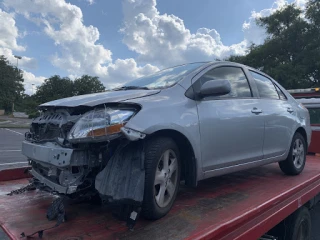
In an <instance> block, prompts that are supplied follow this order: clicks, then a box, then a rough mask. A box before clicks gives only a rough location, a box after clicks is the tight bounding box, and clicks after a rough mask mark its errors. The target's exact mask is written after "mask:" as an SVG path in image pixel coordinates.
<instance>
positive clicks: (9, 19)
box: [0, 9, 45, 94]
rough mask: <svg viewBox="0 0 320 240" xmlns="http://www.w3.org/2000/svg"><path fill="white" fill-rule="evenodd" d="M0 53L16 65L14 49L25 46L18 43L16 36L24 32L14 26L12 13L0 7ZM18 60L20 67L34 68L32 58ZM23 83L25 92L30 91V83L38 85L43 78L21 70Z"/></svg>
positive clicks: (20, 35)
mask: <svg viewBox="0 0 320 240" xmlns="http://www.w3.org/2000/svg"><path fill="white" fill-rule="evenodd" d="M0 22H1V24H0V55H4V56H5V57H6V59H7V60H8V61H9V62H10V64H11V65H13V66H16V65H17V59H16V58H15V57H14V53H13V50H14V51H24V50H25V47H24V46H21V45H18V43H17V38H19V37H23V35H24V33H20V34H19V31H18V28H17V27H16V22H15V20H14V14H12V13H7V12H5V11H3V10H2V9H0ZM18 55H20V54H18ZM21 57H22V58H21V59H19V60H18V67H19V68H21V69H35V68H36V67H37V61H36V60H35V59H34V58H30V57H27V56H21ZM23 77H24V80H25V81H24V85H25V90H26V93H27V94H31V93H32V84H35V85H39V84H41V83H42V81H43V80H44V79H45V78H44V77H36V76H35V75H34V74H32V73H31V72H28V71H23Z"/></svg>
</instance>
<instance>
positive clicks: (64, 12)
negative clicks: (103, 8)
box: [4, 0, 111, 74]
mask: <svg viewBox="0 0 320 240" xmlns="http://www.w3.org/2000/svg"><path fill="white" fill-rule="evenodd" d="M4 3H5V5H6V6H7V7H12V8H14V9H15V11H16V12H18V13H21V14H23V15H24V16H26V18H27V19H29V20H33V21H37V22H38V23H41V24H42V25H41V26H42V27H43V29H44V32H45V33H46V34H47V36H49V37H50V38H51V39H53V40H54V44H55V45H57V46H59V47H61V51H60V53H56V54H55V56H54V57H53V58H52V63H53V65H54V66H57V67H59V68H62V69H65V70H67V71H68V72H88V73H93V74H101V73H102V72H103V71H104V70H103V68H105V67H104V66H103V65H104V64H107V63H109V62H111V51H110V50H108V49H105V48H104V47H103V46H102V45H101V44H99V43H97V41H98V40H99V37H100V34H99V30H98V29H97V28H96V27H94V26H91V25H90V26H85V25H84V24H83V15H82V11H81V9H80V8H79V7H77V6H75V5H72V4H70V3H66V2H65V1H64V0H52V1H39V0H34V1H26V0H5V1H4Z"/></svg>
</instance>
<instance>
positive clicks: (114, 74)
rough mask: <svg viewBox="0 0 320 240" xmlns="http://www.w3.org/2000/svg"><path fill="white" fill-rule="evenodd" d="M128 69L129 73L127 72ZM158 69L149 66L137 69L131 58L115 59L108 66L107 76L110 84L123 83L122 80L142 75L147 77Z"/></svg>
mask: <svg viewBox="0 0 320 240" xmlns="http://www.w3.org/2000/svg"><path fill="white" fill-rule="evenodd" d="M128 69H130V71H128ZM158 70H159V69H158V68H157V67H155V66H152V65H150V64H146V65H145V66H143V67H139V66H138V65H137V62H136V61H135V60H134V59H133V58H129V59H117V60H116V61H115V62H114V63H112V64H110V65H109V66H108V76H107V78H108V79H109V81H110V82H113V83H123V82H124V79H126V80H128V79H134V78H138V77H141V76H144V75H149V74H151V73H154V72H155V71H158Z"/></svg>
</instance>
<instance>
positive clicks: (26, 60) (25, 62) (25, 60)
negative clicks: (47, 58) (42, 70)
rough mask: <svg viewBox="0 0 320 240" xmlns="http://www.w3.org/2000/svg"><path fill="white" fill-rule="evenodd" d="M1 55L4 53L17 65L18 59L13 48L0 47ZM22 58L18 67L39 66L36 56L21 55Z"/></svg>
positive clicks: (29, 67) (33, 67)
mask: <svg viewBox="0 0 320 240" xmlns="http://www.w3.org/2000/svg"><path fill="white" fill-rule="evenodd" d="M0 55H4V56H5V57H6V58H7V60H8V61H9V62H10V63H11V64H12V65H13V66H16V65H17V59H16V58H15V57H14V54H13V52H12V50H11V49H9V48H4V47H0ZM21 57H22V58H21V59H19V60H18V67H19V68H20V67H21V68H27V69H35V68H37V61H36V59H34V58H30V57H26V56H21Z"/></svg>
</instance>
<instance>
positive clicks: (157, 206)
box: [142, 137, 181, 219]
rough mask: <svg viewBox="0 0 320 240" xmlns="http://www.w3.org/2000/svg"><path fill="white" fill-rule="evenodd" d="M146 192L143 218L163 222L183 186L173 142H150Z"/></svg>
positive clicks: (165, 139)
mask: <svg viewBox="0 0 320 240" xmlns="http://www.w3.org/2000/svg"><path fill="white" fill-rule="evenodd" d="M145 154H146V155H145V171H146V177H145V190H144V201H143V209H142V214H143V215H144V216H145V218H147V219H159V218H161V217H163V216H165V215H166V214H167V213H168V212H169V211H170V209H171V207H172V205H173V203H174V201H175V199H176V196H177V193H178V189H179V183H180V172H181V167H180V154H179V150H178V147H177V145H176V144H175V142H174V141H173V140H172V139H171V138H165V137H157V138H153V139H150V140H149V141H148V143H147V146H146V149H145Z"/></svg>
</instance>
